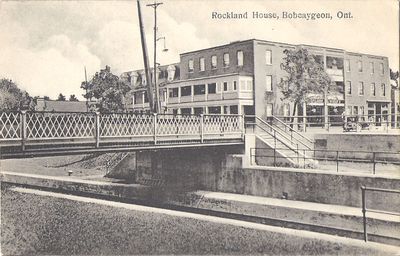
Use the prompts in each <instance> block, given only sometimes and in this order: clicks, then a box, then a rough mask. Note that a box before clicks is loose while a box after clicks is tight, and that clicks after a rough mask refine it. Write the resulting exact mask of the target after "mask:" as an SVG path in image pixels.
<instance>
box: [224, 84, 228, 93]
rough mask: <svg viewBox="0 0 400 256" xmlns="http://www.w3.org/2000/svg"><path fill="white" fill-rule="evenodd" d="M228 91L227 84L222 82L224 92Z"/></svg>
mask: <svg viewBox="0 0 400 256" xmlns="http://www.w3.org/2000/svg"><path fill="white" fill-rule="evenodd" d="M226 91H228V82H224V92H226Z"/></svg>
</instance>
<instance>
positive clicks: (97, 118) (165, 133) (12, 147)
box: [0, 111, 245, 158]
mask: <svg viewBox="0 0 400 256" xmlns="http://www.w3.org/2000/svg"><path fill="white" fill-rule="evenodd" d="M244 134H245V124H244V116H243V115H209V114H204V115H169V114H135V113H101V114H100V113H94V112H89V113H71V112H69V113H68V112H31V111H2V112H0V149H1V150H0V153H1V158H17V157H33V156H51V155H65V154H83V153H92V152H111V151H114V152H115V151H129V150H142V149H162V148H176V147H181V148H182V147H204V146H227V145H242V144H243V143H244Z"/></svg>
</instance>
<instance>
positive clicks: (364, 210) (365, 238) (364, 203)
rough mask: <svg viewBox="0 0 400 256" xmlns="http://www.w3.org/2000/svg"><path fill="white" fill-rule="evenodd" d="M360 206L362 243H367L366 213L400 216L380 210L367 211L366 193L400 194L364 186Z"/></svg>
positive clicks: (390, 190) (394, 191) (397, 191)
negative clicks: (362, 232) (362, 231)
mask: <svg viewBox="0 0 400 256" xmlns="http://www.w3.org/2000/svg"><path fill="white" fill-rule="evenodd" d="M360 189H361V204H362V206H361V207H362V209H361V211H362V214H363V230H364V241H365V242H367V241H368V233H367V216H366V213H367V211H369V212H376V213H382V214H388V215H396V216H400V213H397V212H389V211H381V210H368V209H367V202H366V193H365V192H366V191H368V190H369V191H375V192H385V193H394V194H400V190H395V189H384V188H373V187H369V188H368V187H366V186H361V187H360Z"/></svg>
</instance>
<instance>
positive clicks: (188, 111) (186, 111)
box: [181, 108, 192, 115]
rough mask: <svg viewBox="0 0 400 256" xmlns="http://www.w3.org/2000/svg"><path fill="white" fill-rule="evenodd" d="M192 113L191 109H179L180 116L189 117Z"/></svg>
mask: <svg viewBox="0 0 400 256" xmlns="http://www.w3.org/2000/svg"><path fill="white" fill-rule="evenodd" d="M191 113H192V109H191V108H181V114H182V115H190V114H191Z"/></svg>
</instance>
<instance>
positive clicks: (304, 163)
mask: <svg viewBox="0 0 400 256" xmlns="http://www.w3.org/2000/svg"><path fill="white" fill-rule="evenodd" d="M251 124H252V125H254V128H253V129H254V133H255V134H256V137H257V139H258V140H259V142H260V143H261V144H264V145H262V147H259V146H257V147H256V152H255V153H256V156H255V157H256V163H257V164H258V165H271V162H272V165H274V166H277V165H283V166H292V167H300V168H301V167H313V166H315V165H316V161H314V160H313V159H312V155H313V151H312V150H313V149H314V142H313V141H312V140H310V139H309V138H307V137H305V136H304V135H302V134H300V133H298V132H297V131H295V130H293V129H292V128H291V127H289V126H288V125H286V124H285V123H284V122H283V121H281V120H279V119H278V118H276V117H274V116H272V117H270V118H269V119H268V120H263V119H261V118H259V117H255V119H254V123H251ZM258 145H260V144H258ZM257 148H260V149H257ZM262 148H265V149H264V150H263V149H262ZM260 151H264V153H261V154H260ZM257 155H259V157H257ZM263 158H264V159H263ZM265 158H270V159H265ZM271 158H273V160H271Z"/></svg>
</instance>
